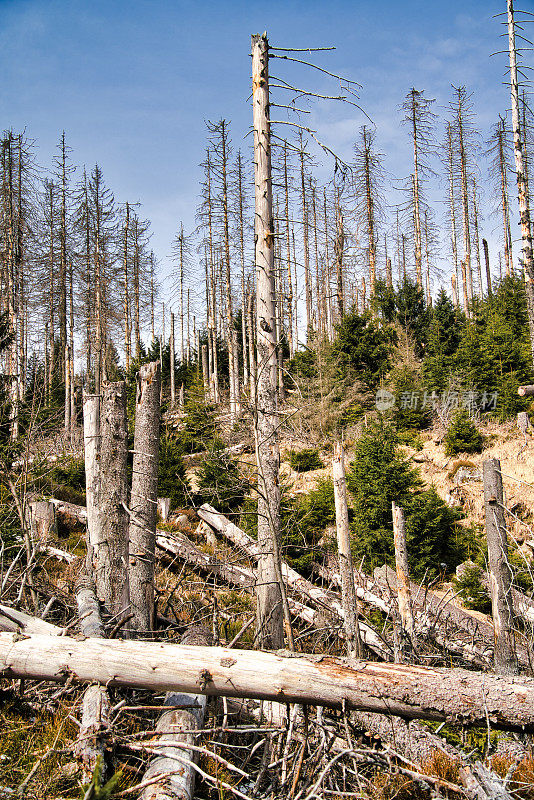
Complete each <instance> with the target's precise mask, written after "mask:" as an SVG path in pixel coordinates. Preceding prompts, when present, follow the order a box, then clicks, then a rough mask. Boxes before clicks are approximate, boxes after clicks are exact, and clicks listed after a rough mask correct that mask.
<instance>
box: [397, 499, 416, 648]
mask: <svg viewBox="0 0 534 800" xmlns="http://www.w3.org/2000/svg"><path fill="white" fill-rule="evenodd" d="M392 512H393V539H394V543H395V565H396V567H397V598H398V603H399V613H400V618H401V622H402V627H403V629H404V631H405V632H406V633H407V634H408V636H409V637H410V641H411V640H412V639H413V636H414V621H413V612H412V596H411V592H410V573H409V568H408V547H407V544H406V523H405V521H404V513H403V510H402V508H399V506H398V505H396V503H392Z"/></svg>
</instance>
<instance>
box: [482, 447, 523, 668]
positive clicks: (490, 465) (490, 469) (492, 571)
mask: <svg viewBox="0 0 534 800" xmlns="http://www.w3.org/2000/svg"><path fill="white" fill-rule="evenodd" d="M484 507H485V513H486V536H487V540H488V560H489V579H490V586H491V608H492V614H493V625H494V629H495V670H496V672H498V673H499V674H500V675H517V673H518V671H519V670H518V665H517V656H516V650H515V641H514V630H513V628H514V607H513V603H512V592H511V587H512V575H511V572H510V566H509V561H508V543H507V540H506V522H505V518H504V506H503V491H502V477H501V462H500V461H499V459H498V458H490V459H488V460H487V461H484Z"/></svg>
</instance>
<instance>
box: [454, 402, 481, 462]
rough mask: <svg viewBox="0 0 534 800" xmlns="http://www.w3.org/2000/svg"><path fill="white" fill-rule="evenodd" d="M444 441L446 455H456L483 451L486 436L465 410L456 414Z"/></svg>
mask: <svg viewBox="0 0 534 800" xmlns="http://www.w3.org/2000/svg"><path fill="white" fill-rule="evenodd" d="M444 441H445V455H446V456H455V455H457V454H458V453H481V452H482V449H483V447H484V437H483V436H482V434H481V433H480V431H479V430H478V428H477V427H476V425H475V423H474V422H473V421H472V420H471V419H470V417H469V414H468V413H467V412H466V411H463V410H461V411H458V413H457V414H456V416H455V418H454V420H453V423H452V425H450V426H449V430H448V431H447V433H446V435H445V439H444Z"/></svg>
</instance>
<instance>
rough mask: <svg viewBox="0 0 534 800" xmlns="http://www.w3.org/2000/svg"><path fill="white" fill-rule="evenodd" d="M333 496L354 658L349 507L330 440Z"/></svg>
mask: <svg viewBox="0 0 534 800" xmlns="http://www.w3.org/2000/svg"><path fill="white" fill-rule="evenodd" d="M332 476H333V480H334V499H335V505H336V530H337V549H338V554H339V572H340V574H341V602H342V605H343V626H344V629H345V637H346V641H347V653H348V655H349V656H353V657H356V658H358V657H359V656H360V655H361V648H360V635H359V631H358V599H357V597H356V589H355V586H354V568H353V565H352V554H351V550H350V531H349V510H348V506H347V482H346V479H345V452H344V450H343V445H342V443H341V442H336V443H335V444H334V457H333V458H332Z"/></svg>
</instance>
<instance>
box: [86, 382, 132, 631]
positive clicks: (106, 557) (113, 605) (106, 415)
mask: <svg viewBox="0 0 534 800" xmlns="http://www.w3.org/2000/svg"><path fill="white" fill-rule="evenodd" d="M127 469H128V422H127V419H126V385H125V383H124V381H117V382H115V383H103V384H102V399H101V407H100V489H99V492H100V508H99V518H100V538H99V539H98V540H96V539H95V541H94V543H93V573H89V574H90V575H91V574H93V575H94V581H95V587H96V592H97V597H98V599H99V600H100V602H102V603H104V605H105V608H106V610H107V612H108V613H109V614H110V615H111V616H113V617H117V618H120V617H121V616H123V615H124V614H126V613H127V611H128V607H129V592H128V566H127V564H128V515H127V513H126V510H125V504H126V502H127V499H128V477H127Z"/></svg>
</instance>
